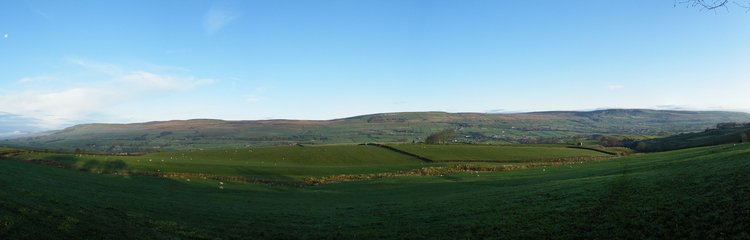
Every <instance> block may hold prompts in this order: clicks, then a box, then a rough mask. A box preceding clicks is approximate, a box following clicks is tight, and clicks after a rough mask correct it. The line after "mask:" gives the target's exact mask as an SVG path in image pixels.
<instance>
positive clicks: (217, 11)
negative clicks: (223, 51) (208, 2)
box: [203, 5, 240, 34]
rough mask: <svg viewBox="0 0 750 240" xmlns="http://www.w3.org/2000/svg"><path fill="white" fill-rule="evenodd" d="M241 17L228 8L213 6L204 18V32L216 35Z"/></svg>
mask: <svg viewBox="0 0 750 240" xmlns="http://www.w3.org/2000/svg"><path fill="white" fill-rule="evenodd" d="M239 17H240V15H239V14H238V13H236V12H235V11H234V10H232V9H230V8H228V7H226V6H218V5H213V6H211V8H210V9H208V12H207V13H206V15H205V16H203V30H204V31H205V32H206V33H207V34H213V33H216V32H218V31H219V30H221V29H223V28H224V27H226V26H227V25H229V24H230V23H232V22H233V21H235V20H237V18H239Z"/></svg>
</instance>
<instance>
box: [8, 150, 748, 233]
mask: <svg viewBox="0 0 750 240" xmlns="http://www.w3.org/2000/svg"><path fill="white" fill-rule="evenodd" d="M225 153H226V152H225ZM748 156H750V144H738V145H722V146H714V147H704V148H694V149H686V150H679V151H673V152H664V153H654V154H646V155H638V156H630V157H622V158H617V159H613V160H609V161H601V162H589V163H583V164H575V165H564V166H557V167H548V168H544V169H539V168H535V169H527V170H518V171H505V172H480V173H479V174H474V173H459V174H448V175H445V176H428V177H396V178H383V179H378V180H372V181H356V182H347V183H340V184H329V185H321V186H315V187H301V188H297V187H268V186H265V185H258V184H243V183H232V182H227V183H225V184H223V185H222V184H219V183H218V181H213V180H195V181H191V182H186V181H177V180H175V179H168V178H153V177H142V176H118V175H109V174H104V175H99V174H91V173H86V172H80V171H70V170H67V169H58V168H53V167H48V166H43V165H38V164H30V163H28V162H24V161H17V160H8V159H5V160H0V189H2V191H0V236H3V238H4V239H17V238H28V239H48V238H80V237H81V236H97V238H109V239H120V238H130V239H133V238H160V239H166V238H197V239H217V238H221V239H232V238H253V239H268V238H273V239H287V238H295V239H298V238H307V239H323V238H326V239H331V238H350V239H353V238H357V239H373V238H389V239H456V238H462V239H463V238H473V239H476V238H495V239H497V238H511V239H518V238H534V239H538V238H585V239H623V238H628V239H643V238H657V239H664V238H676V239H685V238H691V239H717V238H730V239H732V238H734V239H744V238H748V236H750V235H748V230H747V229H750V204H748V203H750V175H749V174H747V172H750V161H748V159H749V158H748ZM218 186H224V189H219V188H218Z"/></svg>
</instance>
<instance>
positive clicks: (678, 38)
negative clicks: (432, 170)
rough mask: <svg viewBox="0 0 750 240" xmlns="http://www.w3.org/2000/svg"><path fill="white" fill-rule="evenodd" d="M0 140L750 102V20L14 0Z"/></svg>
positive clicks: (639, 13)
mask: <svg viewBox="0 0 750 240" xmlns="http://www.w3.org/2000/svg"><path fill="white" fill-rule="evenodd" d="M0 37H2V38H0V135H2V134H8V133H11V132H18V131H40V130H49V129H60V128H64V127H67V126H71V125H74V124H79V123H89V122H108V123H128V122H143V121H157V120H171V119H193V118H217V119H227V120H254V119H281V118H283V119H335V118H342V117H349V116H355V115H362V114H370V113H381V112H403V111H447V112H489V113H506V112H525V111H546V110H592V109H602V108H653V109H691V110H736V111H750V98H748V97H747V96H748V89H750V71H748V69H750V57H748V56H750V44H748V43H750V12H747V11H745V9H742V8H737V7H731V8H729V9H719V10H716V11H708V10H703V9H700V8H691V7H687V6H684V5H679V4H677V5H676V6H675V2H674V1H673V0H657V1H654V0H635V1H633V0H612V1H599V0H580V1H559V0H550V1H541V0H530V1H495V0H489V1H483V0H453V1H442V0H434V1H427V0H357V1H350V0H321V1H312V0H300V1H288V0H266V1H251V0H248V1H198V0H195V1H177V0H174V1H154V0H145V1H141V0H132V1H87V0H79V1H37V0H26V1H3V2H2V3H0Z"/></svg>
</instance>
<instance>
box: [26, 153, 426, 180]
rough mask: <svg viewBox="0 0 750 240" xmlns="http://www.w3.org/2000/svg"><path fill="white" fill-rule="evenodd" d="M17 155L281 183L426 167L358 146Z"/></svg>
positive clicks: (110, 168) (97, 167)
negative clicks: (116, 153) (118, 153)
mask: <svg viewBox="0 0 750 240" xmlns="http://www.w3.org/2000/svg"><path fill="white" fill-rule="evenodd" d="M18 158H21V159H26V160H31V159H42V160H47V161H54V162H61V163H64V164H67V165H69V166H72V167H74V168H78V169H86V170H88V171H92V172H107V173H112V172H122V173H129V174H144V173H150V174H154V173H161V174H168V173H171V174H180V176H191V175H190V174H192V175H193V176H200V175H213V176H239V177H243V178H248V179H262V180H272V181H282V182H288V181H299V180H301V179H302V178H304V177H320V176H328V175H336V174H363V173H377V172H392V171H398V170H408V169H414V168H419V167H423V166H424V162H422V161H420V160H419V159H416V158H413V157H410V156H407V155H403V154H399V153H396V152H393V151H390V150H387V149H383V148H378V147H373V146H358V145H329V146H312V147H299V146H288V147H267V148H241V149H206V150H190V151H173V152H159V153H150V154H145V155H141V156H112V155H90V154H79V155H72V154H60V153H41V152H38V153H31V154H24V155H21V156H19V157H18ZM196 174H199V175H196Z"/></svg>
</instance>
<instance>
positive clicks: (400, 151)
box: [360, 143, 437, 163]
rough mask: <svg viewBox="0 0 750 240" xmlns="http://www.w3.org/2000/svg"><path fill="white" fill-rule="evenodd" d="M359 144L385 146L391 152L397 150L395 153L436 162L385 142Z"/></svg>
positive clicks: (427, 161)
mask: <svg viewBox="0 0 750 240" xmlns="http://www.w3.org/2000/svg"><path fill="white" fill-rule="evenodd" d="M360 145H365V146H375V147H381V148H385V149H388V150H391V151H393V152H397V153H400V154H404V155H407V156H411V157H414V158H417V159H419V160H422V161H423V162H426V163H434V162H437V161H435V160H432V159H429V158H427V157H424V156H420V155H417V154H414V153H410V152H407V151H404V150H401V149H398V148H394V147H391V146H388V145H385V144H380V143H364V144H360Z"/></svg>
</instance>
